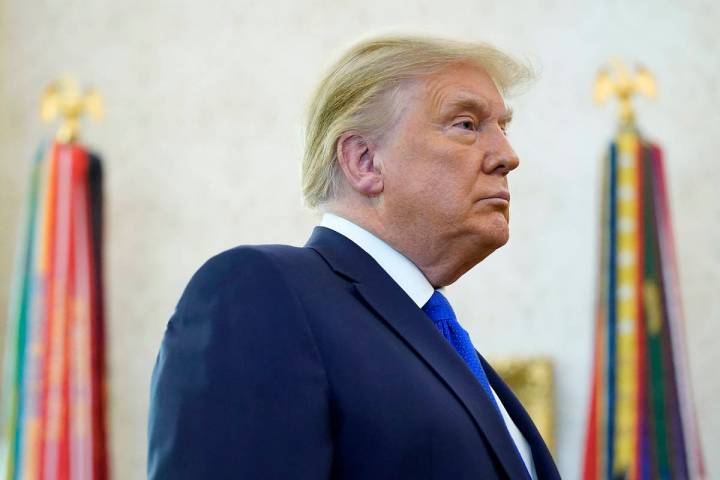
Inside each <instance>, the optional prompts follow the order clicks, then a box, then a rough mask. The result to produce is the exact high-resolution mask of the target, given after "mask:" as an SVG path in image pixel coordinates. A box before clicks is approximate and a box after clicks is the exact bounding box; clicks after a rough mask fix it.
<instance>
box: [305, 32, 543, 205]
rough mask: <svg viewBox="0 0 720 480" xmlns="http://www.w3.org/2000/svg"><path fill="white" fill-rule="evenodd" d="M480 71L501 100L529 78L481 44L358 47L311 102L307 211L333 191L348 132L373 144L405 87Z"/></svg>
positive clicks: (414, 41)
mask: <svg viewBox="0 0 720 480" xmlns="http://www.w3.org/2000/svg"><path fill="white" fill-rule="evenodd" d="M458 62H469V63H473V64H476V65H478V66H479V67H481V68H482V69H483V70H484V71H485V72H487V74H488V75H489V76H490V78H492V80H493V81H494V82H495V85H496V86H497V88H498V91H499V92H500V94H501V95H506V94H507V92H508V91H509V90H510V89H511V88H513V87H515V86H516V85H519V84H521V83H524V82H525V81H527V80H529V79H531V78H532V77H533V74H532V70H531V69H530V68H529V67H528V66H527V65H525V64H523V63H521V62H518V61H517V60H515V59H513V58H512V57H510V56H509V55H507V54H505V53H503V52H501V51H500V50H498V49H496V48H494V47H492V46H490V45H487V44H484V43H471V42H458V41H449V40H443V39H437V38H431V37H419V36H393V37H382V38H375V39H371V40H366V41H364V42H361V43H358V44H356V45H355V46H353V47H352V48H351V49H350V50H349V51H348V52H346V53H345V54H344V55H343V56H342V57H341V58H340V60H338V61H337V62H336V63H335V65H333V67H332V68H331V69H330V71H329V73H328V74H327V75H326V76H325V77H324V78H323V80H322V81H321V82H320V85H319V86H318V88H317V90H316V91H315V94H314V95H313V97H312V100H311V102H310V106H309V111H308V119H307V126H306V131H305V155H304V158H303V164H302V191H303V196H304V197H305V201H306V203H307V204H308V206H310V207H313V208H314V207H317V206H319V205H321V204H323V203H325V202H327V201H328V200H330V199H332V198H334V197H335V196H336V194H337V191H338V185H337V181H338V178H339V172H338V170H339V166H338V161H337V154H336V146H337V141H338V138H340V136H341V135H342V134H343V133H346V132H348V131H357V132H358V133H360V134H362V135H367V136H369V137H375V138H378V137H379V136H381V134H382V132H383V131H385V130H387V128H388V126H389V125H390V124H392V123H393V122H395V121H396V120H397V116H398V108H397V107H398V103H399V102H397V101H393V99H395V98H396V97H397V96H398V95H399V94H401V93H402V92H403V90H407V87H408V84H409V83H411V82H414V81H417V80H419V79H421V78H422V77H424V76H426V75H429V74H431V73H433V72H435V71H438V70H439V69H441V68H442V67H445V66H447V65H449V64H452V63H458Z"/></svg>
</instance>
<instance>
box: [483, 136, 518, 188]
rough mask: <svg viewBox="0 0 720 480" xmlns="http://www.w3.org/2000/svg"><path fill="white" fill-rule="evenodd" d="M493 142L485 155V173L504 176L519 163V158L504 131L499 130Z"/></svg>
mask: <svg viewBox="0 0 720 480" xmlns="http://www.w3.org/2000/svg"><path fill="white" fill-rule="evenodd" d="M494 144H495V145H494V146H493V147H494V148H491V149H489V151H488V152H487V155H486V162H485V173H488V174H499V175H502V176H503V177H504V176H505V175H507V174H508V173H510V172H511V171H513V170H515V169H516V168H517V167H518V166H519V165H520V159H519V158H518V156H517V154H516V153H515V150H513V148H512V145H510V141H509V140H508V138H507V136H506V135H505V134H504V133H502V132H499V135H498V136H497V137H496V140H495V142H494Z"/></svg>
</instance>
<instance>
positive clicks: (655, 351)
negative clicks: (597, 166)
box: [583, 125, 705, 480]
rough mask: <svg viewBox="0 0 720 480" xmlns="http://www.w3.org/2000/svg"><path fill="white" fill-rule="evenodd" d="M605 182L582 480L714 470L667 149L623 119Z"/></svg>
mask: <svg viewBox="0 0 720 480" xmlns="http://www.w3.org/2000/svg"><path fill="white" fill-rule="evenodd" d="M603 183H604V185H603V202H602V203H603V211H602V240H601V245H602V247H601V255H600V262H601V264H600V276H599V281H598V289H599V295H598V303H597V313H596V326H595V355H594V361H593V374H592V388H591V393H590V408H589V415H588V430H587V439H586V446H585V462H584V469H583V479H584V480H619V479H627V480H646V479H662V480H665V479H668V480H669V479H673V480H675V479H702V478H705V470H704V466H703V459H702V454H701V449H700V442H699V436H698V430H697V422H696V417H695V411H694V408H693V400H692V390H691V387H690V377H689V372H688V368H687V362H686V354H685V350H684V348H685V337H684V330H683V328H684V326H683V318H682V308H681V305H680V296H679V286H678V278H677V268H676V263H675V252H674V244H673V237H672V230H671V222H670V212H669V207H668V200H667V191H666V187H665V176H664V170H663V162H662V154H661V151H660V149H659V148H658V147H657V146H655V145H652V144H650V143H648V142H646V141H644V140H643V139H642V138H641V137H640V136H639V134H638V133H637V131H636V130H635V128H634V127H632V126H631V125H628V126H626V127H623V128H622V129H621V130H620V132H619V133H618V136H617V137H616V139H615V141H614V142H613V143H612V144H611V145H610V149H609V154H608V156H607V158H606V159H605V168H604V182H603Z"/></svg>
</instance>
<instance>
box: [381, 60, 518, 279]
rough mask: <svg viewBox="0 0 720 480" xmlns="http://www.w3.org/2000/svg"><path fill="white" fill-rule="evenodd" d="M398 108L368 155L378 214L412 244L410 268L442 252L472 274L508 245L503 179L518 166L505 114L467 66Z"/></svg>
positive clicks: (482, 77) (479, 74)
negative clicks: (374, 171)
mask: <svg viewBox="0 0 720 480" xmlns="http://www.w3.org/2000/svg"><path fill="white" fill-rule="evenodd" d="M404 107H405V110H404V112H403V114H402V116H401V119H400V121H399V123H398V124H397V125H396V126H395V127H393V129H392V131H390V132H388V133H387V134H386V136H385V138H384V139H383V140H382V141H381V142H380V144H379V146H378V148H377V149H376V153H375V156H376V160H378V161H379V164H380V165H381V168H382V171H383V184H384V188H383V194H382V196H381V198H380V200H379V202H378V205H377V206H378V209H379V211H380V213H381V215H382V218H383V220H384V221H385V222H387V224H389V225H393V229H394V230H395V231H396V232H398V234H399V235H402V236H404V237H405V238H406V239H407V240H404V241H408V242H414V245H412V246H410V247H406V250H411V252H410V253H412V255H411V258H412V257H415V258H413V260H415V261H416V263H417V260H416V259H417V258H418V257H419V258H423V254H424V253H425V254H427V255H428V256H430V257H433V256H434V257H437V256H438V255H442V254H444V253H442V252H446V253H445V254H449V255H457V256H459V257H460V258H461V261H462V262H465V263H468V264H471V265H468V268H472V266H473V265H475V264H476V263H477V262H479V261H480V260H482V259H483V258H485V257H486V256H487V255H489V254H490V253H492V251H494V250H495V249H496V248H498V247H500V246H502V245H504V244H505V243H506V242H507V240H508V235H509V231H508V220H509V204H510V201H509V200H510V198H509V193H508V182H507V174H508V173H509V172H510V171H511V170H513V169H515V168H516V167H517V166H518V158H517V156H516V154H515V152H514V151H513V149H512V147H511V146H510V143H509V142H508V139H507V137H506V135H505V128H506V126H507V123H508V122H509V121H510V112H509V111H508V110H507V109H506V106H505V103H504V101H503V98H502V97H501V95H500V94H499V92H498V90H497V88H496V87H495V85H494V83H493V81H492V80H491V79H490V77H489V76H488V75H487V74H486V73H485V72H484V71H483V70H482V69H480V68H478V67H476V66H474V65H470V64H457V65H452V66H449V67H447V68H445V69H443V70H441V71H439V72H437V73H435V74H433V75H431V76H429V77H427V79H426V80H425V81H424V82H422V83H421V84H420V85H418V86H417V88H416V89H415V90H414V91H413V93H412V95H411V96H410V100H409V101H408V102H407V104H406V105H405V106H404ZM415 249H417V250H418V251H417V252H415V251H413V250H415ZM433 252H434V253H433ZM404 253H406V254H407V253H408V252H404ZM437 261H441V259H439V258H423V259H422V260H420V263H423V262H428V263H433V262H437ZM419 266H420V267H421V268H422V267H423V265H419ZM462 273H464V272H462ZM462 273H461V274H462ZM453 281H454V279H453Z"/></svg>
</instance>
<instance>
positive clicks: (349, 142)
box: [337, 132, 383, 197]
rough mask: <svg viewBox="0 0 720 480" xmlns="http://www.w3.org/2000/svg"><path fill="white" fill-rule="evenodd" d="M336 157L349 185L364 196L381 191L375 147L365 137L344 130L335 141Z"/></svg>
mask: <svg viewBox="0 0 720 480" xmlns="http://www.w3.org/2000/svg"><path fill="white" fill-rule="evenodd" d="M337 158H338V162H339V164H340V167H341V168H342V171H343V174H344V176H345V180H346V181H347V183H348V184H349V185H350V187H351V188H352V189H353V190H355V191H357V192H358V193H361V194H363V195H365V196H370V197H372V196H376V195H379V194H380V193H382V191H383V176H382V170H381V169H380V168H379V167H380V165H379V164H378V163H377V161H376V157H375V149H374V148H373V146H372V145H371V144H370V143H369V142H368V141H367V139H366V138H365V137H363V136H362V135H359V134H357V133H356V132H346V133H344V134H342V135H341V136H340V138H339V139H338V142H337Z"/></svg>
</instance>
